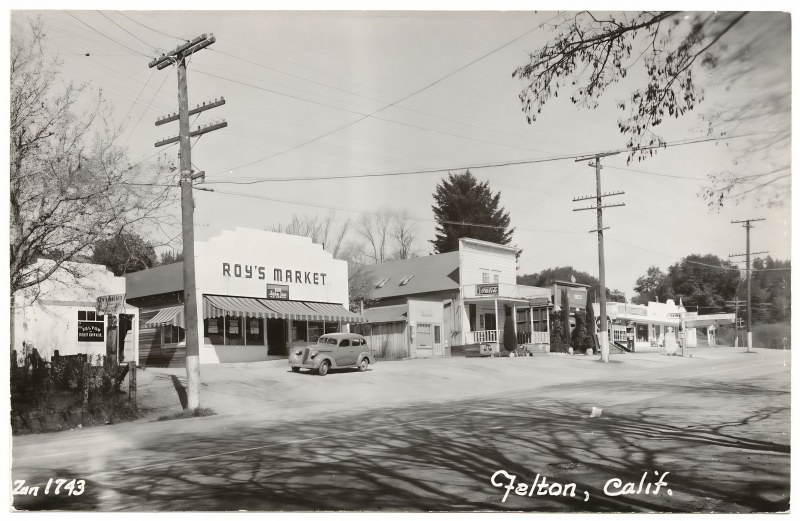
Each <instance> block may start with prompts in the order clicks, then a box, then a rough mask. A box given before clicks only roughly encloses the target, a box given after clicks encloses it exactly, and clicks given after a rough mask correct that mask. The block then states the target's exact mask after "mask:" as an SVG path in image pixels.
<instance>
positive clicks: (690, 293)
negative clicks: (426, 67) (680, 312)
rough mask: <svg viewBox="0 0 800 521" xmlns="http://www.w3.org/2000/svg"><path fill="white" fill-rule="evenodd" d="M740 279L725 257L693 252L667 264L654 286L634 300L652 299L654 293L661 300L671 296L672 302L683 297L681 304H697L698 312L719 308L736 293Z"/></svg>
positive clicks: (737, 271)
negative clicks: (670, 264)
mask: <svg viewBox="0 0 800 521" xmlns="http://www.w3.org/2000/svg"><path fill="white" fill-rule="evenodd" d="M652 270H653V268H652V267H651V268H650V269H648V273H651V272H652V273H655V272H653V271H652ZM656 277H657V274H656ZM647 278H648V276H647V275H645V276H644V277H640V279H639V280H643V279H644V280H645V281H646V280H647ZM740 282H741V277H740V272H739V270H738V269H737V268H736V266H735V265H733V264H732V263H730V262H729V261H727V260H723V259H720V258H719V257H717V256H716V255H696V254H693V255H688V256H687V257H686V258H684V259H683V260H681V261H680V262H677V263H675V264H673V265H672V266H670V267H669V269H668V270H667V273H666V275H664V277H663V279H661V282H660V283H659V284H658V285H656V286H655V289H654V290H651V291H650V292H649V293H647V294H646V295H645V294H642V293H640V294H639V295H638V296H637V297H634V300H635V301H637V302H639V303H644V302H643V300H644V298H645V296H646V298H648V299H650V298H653V300H655V298H654V297H658V300H659V301H661V302H666V301H667V299H673V300H674V301H675V302H676V303H677V302H680V301H683V304H684V306H687V307H689V308H691V307H693V306H698V307H699V308H700V312H701V314H702V313H708V312H710V311H714V310H716V311H723V310H724V309H725V301H726V300H733V299H734V297H735V296H736V293H737V289H738V288H739V286H740ZM637 284H638V281H637ZM637 287H638V286H637ZM646 287H652V285H650V286H648V285H645V286H643V287H642V289H643V290H644V289H645V288H646ZM637 291H638V290H637ZM648 301H649V300H648Z"/></svg>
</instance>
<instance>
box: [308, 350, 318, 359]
mask: <svg viewBox="0 0 800 521" xmlns="http://www.w3.org/2000/svg"><path fill="white" fill-rule="evenodd" d="M318 354H319V351H311V354H309V355H308V357H309V358H314V357H315V356H317V355H318Z"/></svg>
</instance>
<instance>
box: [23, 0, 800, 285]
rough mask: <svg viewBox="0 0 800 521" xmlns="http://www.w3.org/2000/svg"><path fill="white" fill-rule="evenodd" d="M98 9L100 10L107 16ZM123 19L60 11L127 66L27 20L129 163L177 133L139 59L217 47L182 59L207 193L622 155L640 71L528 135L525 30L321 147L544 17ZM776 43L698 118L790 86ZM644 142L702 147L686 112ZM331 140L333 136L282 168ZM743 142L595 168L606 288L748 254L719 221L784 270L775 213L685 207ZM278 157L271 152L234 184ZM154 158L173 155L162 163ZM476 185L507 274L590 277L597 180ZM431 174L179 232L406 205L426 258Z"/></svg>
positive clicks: (374, 182)
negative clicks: (513, 264)
mask: <svg viewBox="0 0 800 521" xmlns="http://www.w3.org/2000/svg"><path fill="white" fill-rule="evenodd" d="M102 7H103V8H105V9H109V8H110V4H108V3H104V4H103V6H102ZM216 7H219V6H216ZM483 8H484V9H491V7H489V6H483ZM123 12H124V14H125V15H126V16H128V17H130V19H128V18H125V17H123V16H122V15H120V14H119V13H117V12H114V11H111V10H109V11H103V13H102V14H100V13H98V12H96V11H89V10H85V11H80V10H75V11H70V13H71V14H72V15H74V16H75V17H77V18H79V19H80V20H81V21H83V22H84V23H86V24H88V25H89V26H91V27H92V28H94V29H96V30H97V31H100V32H102V33H104V34H105V35H107V36H110V37H111V38H113V39H114V40H116V41H117V42H119V43H121V44H123V45H125V46H127V47H129V48H130V49H133V50H135V51H137V52H138V53H141V54H137V53H136V52H132V51H131V50H129V49H126V48H124V47H122V46H120V45H117V44H115V43H114V42H112V41H110V40H108V39H106V38H105V37H103V36H101V35H100V34H98V33H97V32H94V31H93V30H92V29H90V28H89V27H87V26H86V25H83V24H81V23H80V22H78V21H77V20H76V19H75V18H73V17H71V16H70V15H69V14H67V13H65V12H63V11H47V12H43V13H41V15H42V17H43V18H44V20H45V21H46V23H47V26H48V27H49V28H50V32H49V36H50V40H51V49H53V50H54V51H55V50H57V51H58V52H59V53H60V57H61V58H62V59H63V61H64V67H63V74H64V77H65V79H67V80H72V81H75V82H84V81H89V82H90V83H91V86H92V87H93V88H102V90H103V97H104V98H106V99H107V100H109V101H110V102H112V103H113V105H114V107H115V118H117V121H118V122H119V121H122V120H123V118H124V117H125V115H126V114H128V113H129V116H128V119H126V120H125V124H126V130H125V132H124V133H123V134H122V136H121V141H123V142H125V143H126V145H127V146H129V147H130V151H131V154H132V156H133V157H138V158H143V157H147V156H149V155H151V154H154V153H155V152H156V151H157V149H155V148H154V146H153V143H154V142H155V141H157V140H159V139H161V138H164V137H167V136H173V135H176V134H177V132H178V127H177V122H176V123H170V124H167V125H164V126H160V127H155V126H154V122H155V120H156V118H157V117H160V116H163V115H166V114H168V113H172V112H176V111H177V92H176V91H177V88H176V87H177V80H176V73H175V69H174V68H168V69H165V70H162V71H157V70H155V69H149V68H148V67H147V63H148V62H149V61H150V59H149V58H147V57H146V56H143V55H152V54H153V48H157V49H160V50H165V49H171V48H174V47H175V46H176V45H178V44H179V43H180V42H179V40H178V38H192V37H195V36H198V35H199V34H201V33H203V32H206V33H213V34H214V36H215V37H216V39H217V42H216V43H215V44H214V45H212V46H211V49H213V50H204V51H202V52H200V53H198V54H197V55H196V56H194V57H193V58H192V60H191V63H190V64H189V73H188V78H189V100H190V107H193V106H194V105H195V104H197V103H202V102H203V101H209V100H211V99H213V98H218V97H220V96H224V97H225V99H226V100H227V104H226V105H225V106H223V107H221V108H217V109H214V110H211V111H208V112H204V113H203V114H202V115H201V116H200V118H199V120H197V121H196V122H195V123H194V124H193V128H195V127H196V126H197V125H198V124H207V123H209V122H212V121H214V120H217V119H221V118H224V119H225V120H226V121H227V122H228V124H229V126H228V127H227V128H225V129H223V130H219V131H215V132H213V133H210V134H208V135H205V136H203V137H202V139H200V140H199V142H198V144H197V146H195V147H194V149H193V151H192V160H193V163H194V164H195V165H197V167H198V168H200V169H202V170H205V172H206V173H207V174H209V176H208V181H212V180H216V181H218V180H225V179H238V180H242V179H243V178H259V177H262V178H263V177H296V176H303V177H308V176H311V177H316V176H330V175H355V174H364V173H378V172H398V171H404V170H417V169H425V168H446V167H457V166H461V165H478V164H485V163H492V162H501V161H513V160H521V159H534V158H540V157H548V156H554V155H562V154H570V155H578V154H580V153H586V152H594V151H599V150H607V149H619V148H624V146H625V142H626V138H625V136H622V135H621V134H619V132H618V130H617V120H618V119H619V118H620V117H623V116H625V115H626V114H625V113H623V112H622V111H620V110H618V109H617V108H616V107H615V101H616V100H618V99H622V98H624V97H625V93H627V92H629V91H630V90H631V89H632V85H634V83H635V82H636V80H637V79H638V80H641V77H642V75H641V71H639V72H637V73H634V74H631V75H630V77H629V78H628V79H627V80H626V81H624V82H622V83H621V84H620V85H618V86H617V87H615V88H614V89H612V90H610V91H609V92H607V93H606V95H605V96H603V97H602V98H601V100H600V106H599V107H598V108H597V109H595V110H589V109H577V108H575V107H574V106H572V105H571V104H570V103H569V102H568V101H567V98H568V96H565V95H564V94H566V91H565V92H562V93H560V94H561V96H560V97H559V98H557V99H552V100H550V101H549V102H548V104H547V105H546V106H545V108H544V110H543V114H542V116H541V119H540V120H539V121H537V122H535V123H534V124H531V125H529V124H528V123H527V122H526V120H525V117H524V115H523V113H522V112H521V111H520V102H519V99H518V97H517V96H518V94H519V93H520V91H521V88H522V84H521V83H520V81H519V80H517V79H512V78H511V73H512V72H513V71H514V69H515V68H516V67H517V66H519V65H522V64H524V63H525V62H526V58H527V54H526V51H533V50H535V49H536V48H538V47H539V46H540V45H542V44H543V43H545V42H546V41H547V40H548V38H549V37H551V36H552V35H551V34H550V33H548V32H545V31H543V30H541V29H540V30H536V31H533V32H531V33H530V34H528V35H526V36H524V37H522V38H520V39H519V40H518V41H516V42H514V43H511V44H510V45H508V46H506V47H504V48H502V49H501V50H499V51H497V52H494V53H492V54H491V55H489V56H487V57H486V58H483V59H482V60H480V61H477V62H476V63H474V64H472V65H469V66H468V67H466V68H464V69H463V70H460V71H459V72H456V73H455V74H453V75H452V76H450V77H447V78H446V79H443V80H442V81H440V82H439V83H436V84H435V85H433V86H432V87H430V88H427V89H425V90H423V91H422V92H420V93H418V94H415V95H414V96H411V97H410V98H409V99H408V100H405V101H402V102H400V103H398V104H397V105H396V106H393V107H390V108H387V109H386V110H383V111H381V112H379V113H377V114H374V116H373V117H368V118H366V119H364V120H363V121H359V122H358V123H355V124H353V125H351V126H349V127H347V128H345V129H343V130H340V131H337V132H333V131H335V130H336V129H337V128H339V127H342V126H344V125H346V124H348V123H351V122H354V121H356V120H358V119H359V118H362V117H363V114H372V113H374V112H375V111H377V110H379V109H380V108H382V107H384V106H386V105H389V104H391V103H394V102H397V101H398V100H400V99H402V98H405V97H406V96H408V95H409V94H412V93H414V92H416V91H418V90H420V89H422V88H424V87H426V86H428V85H430V84H432V83H434V82H436V81H437V80H440V79H442V78H444V77H445V76H447V75H449V74H451V73H453V72H454V71H456V70H458V69H459V68H461V67H464V66H465V65H467V64H469V63H470V62H473V61H475V60H477V59H478V58H480V57H481V56H484V55H486V54H488V53H490V52H492V51H494V50H495V49H498V48H499V47H501V46H503V45H505V44H507V43H508V42H511V41H512V40H514V39H515V38H517V37H519V36H520V35H522V34H524V33H526V32H527V31H530V30H531V29H533V28H534V27H536V26H538V25H540V24H541V23H543V22H545V21H546V20H548V19H550V18H552V17H553V16H554V15H555V12H553V11H545V12H539V13H534V12H491V11H487V12H458V11H450V12H409V11H405V12H387V11H382V12H375V11H370V12H357V11H349V12H319V11H316V12H315V11H306V12H286V11H284V12H279V11H269V12H267V11H260V12H257V11H250V12H208V11H205V12H202V11H174V12H166V11H146V12H144V11H123ZM18 14H19V13H18ZM103 14H104V15H105V16H107V17H108V18H106V17H104V16H103ZM751 18H752V17H751ZM109 19H111V20H113V21H114V22H116V23H117V24H119V25H120V26H122V27H124V28H125V29H126V30H127V31H130V33H132V35H135V36H136V37H138V38H140V39H141V40H144V41H145V42H147V43H148V44H149V46H148V45H146V44H145V43H143V42H142V41H139V40H138V39H137V38H136V37H134V36H132V35H131V34H127V33H126V32H124V31H123V30H122V29H120V27H118V26H116V25H114V24H113V23H112V22H111V21H110V20H109ZM131 19H133V20H135V21H136V22H139V24H141V25H139V24H137V23H135V22H134V21H131ZM771 23H772V22H771ZM751 24H755V22H751ZM145 26H146V27H145ZM747 27H748V28H749V29H748V30H750V29H752V30H757V29H759V27H758V26H757V25H750V26H747ZM775 27H776V29H775V31H774V32H775V41H774V42H773V45H772V48H773V49H774V51H775V52H774V53H773V54H771V55H770V56H769V60H770V62H769V63H767V64H766V65H767V66H766V67H765V70H767V71H770V72H769V74H767V75H765V76H761V75H760V76H759V77H758V78H757V80H756V79H754V81H753V82H747V83H746V85H743V86H735V88H734V89H732V91H727V92H726V91H725V90H724V88H723V87H724V86H717V87H714V86H710V87H709V88H707V89H706V101H705V102H704V103H702V104H700V105H699V106H698V111H702V110H703V109H707V108H710V107H711V105H712V104H713V103H715V102H717V101H728V102H730V101H731V100H742V101H744V100H747V99H748V98H749V97H752V96H757V95H759V92H758V90H757V89H761V90H762V91H763V90H764V89H777V90H778V91H780V90H781V89H783V90H784V91H788V90H789V89H790V85H789V80H790V77H789V72H788V70H789V65H790V55H789V49H790V37H789V34H788V30H785V29H786V27H788V26H786V27H784V26H781V25H780V24H777V25H775ZM148 28H150V29H148ZM151 29H152V30H151ZM156 31H158V32H156ZM159 32H160V33H164V34H159ZM85 53H90V54H91V56H88V57H87V56H85ZM222 53H225V54H222ZM142 54H143V55H142ZM226 54H227V55H232V56H235V57H236V58H233V57H230V56H227V55H226ZM237 58H241V59H244V60H249V61H250V62H255V63H258V64H260V65H261V66H258V65H254V64H252V63H247V62H245V61H242V60H240V59H237ZM762 65H764V64H762ZM202 73H206V74H202ZM211 75H214V76H221V77H224V78H227V79H228V80H230V81H228V80H224V79H220V78H217V77H214V76H211ZM235 82H240V83H235ZM241 83H248V84H251V85H254V86H257V87H260V89H257V88H253V87H252V86H246V85H242V84H241ZM737 89H738V90H737ZM270 91H276V92H279V93H283V94H285V95H280V94H278V93H276V92H270ZM137 97H138V100H137ZM297 98H304V99H303V100H301V99H297ZM134 100H136V101H135V103H134ZM333 107H338V109H337V108H333ZM786 117H787V118H788V117H789V115H788V114H787V116H786ZM378 118H380V119H378ZM399 123H402V124H399ZM420 127H421V128H420ZM659 131H660V133H661V134H662V135H663V136H664V137H665V138H666V140H667V141H677V140H685V139H691V138H702V137H703V133H702V132H701V131H700V125H699V123H698V121H697V119H696V117H695V116H694V115H692V116H691V117H686V118H685V119H682V120H678V121H677V122H673V121H670V122H668V123H665V124H664V125H663V128H660V129H659ZM329 132H333V133H332V134H331V135H330V136H327V137H324V138H321V139H319V140H318V141H315V142H313V143H311V144H308V145H305V146H302V147H299V148H297V149H295V150H291V151H288V152H285V151H287V150H289V149H292V148H293V147H296V146H298V145H301V144H302V143H304V142H306V141H309V140H312V139H314V138H317V137H319V136H322V135H324V134H327V133H329ZM453 134H455V135H453ZM741 144H742V140H738V141H736V140H732V141H730V142H720V143H719V144H715V143H706V144H694V145H687V146H678V147H674V148H668V149H666V150H660V151H659V152H658V154H657V156H655V157H653V158H651V159H648V160H647V161H643V162H641V163H637V164H631V165H630V167H628V166H626V161H625V160H626V156H625V155H624V154H623V155H619V156H613V157H609V158H607V159H605V160H604V164H605V165H606V166H607V167H606V168H605V169H604V170H603V190H604V191H616V190H624V191H625V192H626V195H624V196H621V197H617V198H613V199H618V200H619V201H620V202H625V203H626V206H625V207H623V208H614V209H610V210H607V211H606V213H605V225H606V226H610V227H611V229H610V230H608V231H607V232H606V238H607V240H606V248H605V253H606V285H607V286H608V287H610V288H617V289H620V290H622V291H624V292H625V293H626V296H627V297H628V298H630V297H632V296H633V295H634V292H633V286H634V283H635V280H636V279H637V278H638V277H639V276H641V275H642V274H644V273H645V271H646V269H647V267H648V266H651V265H657V266H660V267H661V268H662V269H663V270H666V268H667V267H668V266H669V265H671V264H673V263H675V262H677V261H678V260H679V258H681V257H683V256H686V255H688V254H691V253H701V254H705V253H713V254H716V255H718V256H720V257H724V258H727V255H728V254H731V253H742V252H744V248H745V232H744V230H743V229H742V228H740V227H739V225H733V224H731V223H730V221H731V220H735V219H744V218H750V217H765V218H767V221H766V222H765V223H757V227H756V228H755V229H754V231H753V232H752V237H751V239H752V241H751V244H752V249H753V251H760V250H769V252H770V254H771V255H772V256H773V257H775V258H779V259H787V258H790V257H791V240H790V238H791V214H790V201H788V200H787V204H786V206H784V207H782V208H771V209H770V208H762V207H757V206H756V205H755V204H754V203H753V202H752V201H749V200H745V201H744V202H743V203H742V204H740V205H739V206H726V208H724V209H723V210H722V211H721V212H719V213H717V212H716V211H713V212H709V211H708V209H707V204H706V202H705V201H704V200H703V199H701V198H699V197H697V196H696V193H697V192H698V191H699V188H700V186H701V181H702V180H704V179H705V175H706V174H707V173H709V172H712V171H719V170H724V169H727V168H729V167H730V165H731V158H732V157H733V156H732V154H733V153H735V151H736V150H737V147H740V146H741ZM281 152H285V153H282V154H281V155H278V156H276V157H274V158H271V159H266V160H264V161H260V162H258V163H257V164H254V165H252V166H248V167H243V168H237V167H238V166H239V165H244V164H247V163H251V162H253V161H257V160H260V159H263V158H267V157H268V156H271V155H274V154H278V153H281ZM166 153H167V154H169V156H170V157H176V154H177V147H171V148H170V149H168V150H167V152H166ZM612 167H613V168H612ZM634 170H636V171H634ZM473 174H474V175H475V176H476V177H477V178H478V179H479V180H488V181H489V184H490V186H491V188H492V189H493V190H495V191H500V192H501V193H502V196H501V202H502V204H503V205H504V206H505V208H506V209H507V210H508V211H509V212H510V215H511V219H512V225H513V226H515V227H516V228H517V231H516V233H515V240H514V244H516V245H517V246H518V247H521V248H523V249H524V253H523V255H522V258H521V260H520V270H519V272H518V273H519V274H526V273H533V272H536V271H540V270H542V269H545V268H550V267H555V266H562V265H572V266H574V267H575V269H577V270H580V271H586V272H589V273H591V274H593V275H597V273H598V263H597V240H596V236H595V235H594V234H589V233H587V232H588V231H589V230H591V229H594V228H595V218H594V214H593V213H591V212H573V211H572V210H573V208H577V207H580V206H586V204H585V203H586V202H583V203H573V202H572V198H573V197H576V196H583V195H589V194H592V193H593V192H594V189H595V177H594V169H593V168H590V167H589V166H588V165H587V163H586V162H579V163H576V162H574V161H573V160H565V161H557V162H546V163H539V164H526V165H517V166H506V167H494V168H485V169H474V170H473ZM653 174H662V175H671V176H680V177H682V178H681V179H678V178H672V177H663V176H658V175H653ZM444 176H446V172H438V173H427V174H418V175H409V176H398V177H383V178H375V179H355V180H327V181H313V182H309V181H304V182H282V183H262V184H253V185H238V186H237V185H210V184H209V185H207V186H208V187H210V188H215V189H220V190H229V191H235V192H240V193H246V194H249V195H257V196H263V197H269V198H274V199H280V200H285V201H291V203H287V202H277V201H265V200H260V199H253V198H244V197H239V196H233V195H223V194H220V193H208V192H198V193H197V196H196V197H197V210H196V212H195V224H196V225H197V226H198V228H197V229H198V231H199V232H202V231H204V230H203V228H204V227H205V230H206V231H207V230H211V229H212V228H219V227H224V228H232V227H234V226H249V227H255V228H266V227H269V226H271V225H273V224H276V223H278V222H287V221H288V220H289V219H290V218H291V215H292V213H297V214H301V215H303V214H309V215H314V214H317V213H320V214H326V213H327V210H325V209H321V208H317V207H313V206H308V205H319V206H331V207H336V208H340V209H341V208H344V209H352V210H353V213H348V212H346V211H342V210H339V211H337V215H338V216H339V218H340V219H344V218H347V217H353V218H356V217H358V213H355V212H359V211H366V212H369V211H376V210H379V209H380V208H384V207H387V208H391V209H396V210H399V209H403V208H407V209H408V210H409V211H410V212H411V213H412V215H414V216H415V217H416V218H417V219H419V228H420V232H419V236H418V239H419V240H418V246H419V247H420V253H422V254H427V253H428V252H429V251H431V248H430V244H429V243H428V242H427V241H428V240H429V239H432V238H433V235H434V223H433V220H432V219H433V217H432V211H431V204H432V202H433V199H432V196H431V194H432V193H433V191H434V187H435V185H436V184H437V182H439V181H440V180H441V178H442V177H444ZM685 178H689V179H685ZM609 201H610V200H609ZM614 202H617V201H614ZM176 212H177V208H176ZM157 240H163V238H158V239H157ZM615 241H621V242H615ZM623 243H627V245H626V244H623ZM629 245H633V246H636V247H638V248H636V247H631V246H629ZM642 248H643V249H642ZM645 250H649V251H645Z"/></svg>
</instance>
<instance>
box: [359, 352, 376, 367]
mask: <svg viewBox="0 0 800 521" xmlns="http://www.w3.org/2000/svg"><path fill="white" fill-rule="evenodd" d="M365 357H366V359H367V361H368V362H369V363H370V364H374V363H375V357H374V356H373V355H372V353H370V352H368V351H364V352H363V353H361V354H360V355H358V358H357V359H356V360H358V361H357V362H356V365H358V364H360V363H361V360H363V359H364V358H365Z"/></svg>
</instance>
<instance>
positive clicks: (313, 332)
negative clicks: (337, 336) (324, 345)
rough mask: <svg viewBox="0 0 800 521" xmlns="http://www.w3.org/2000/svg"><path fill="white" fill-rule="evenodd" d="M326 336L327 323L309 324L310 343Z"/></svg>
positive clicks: (315, 322)
mask: <svg viewBox="0 0 800 521" xmlns="http://www.w3.org/2000/svg"><path fill="white" fill-rule="evenodd" d="M324 334H325V322H318V321H310V322H309V323H308V341H309V342H311V343H314V342H316V341H317V340H319V337H321V336H322V335H324Z"/></svg>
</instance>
